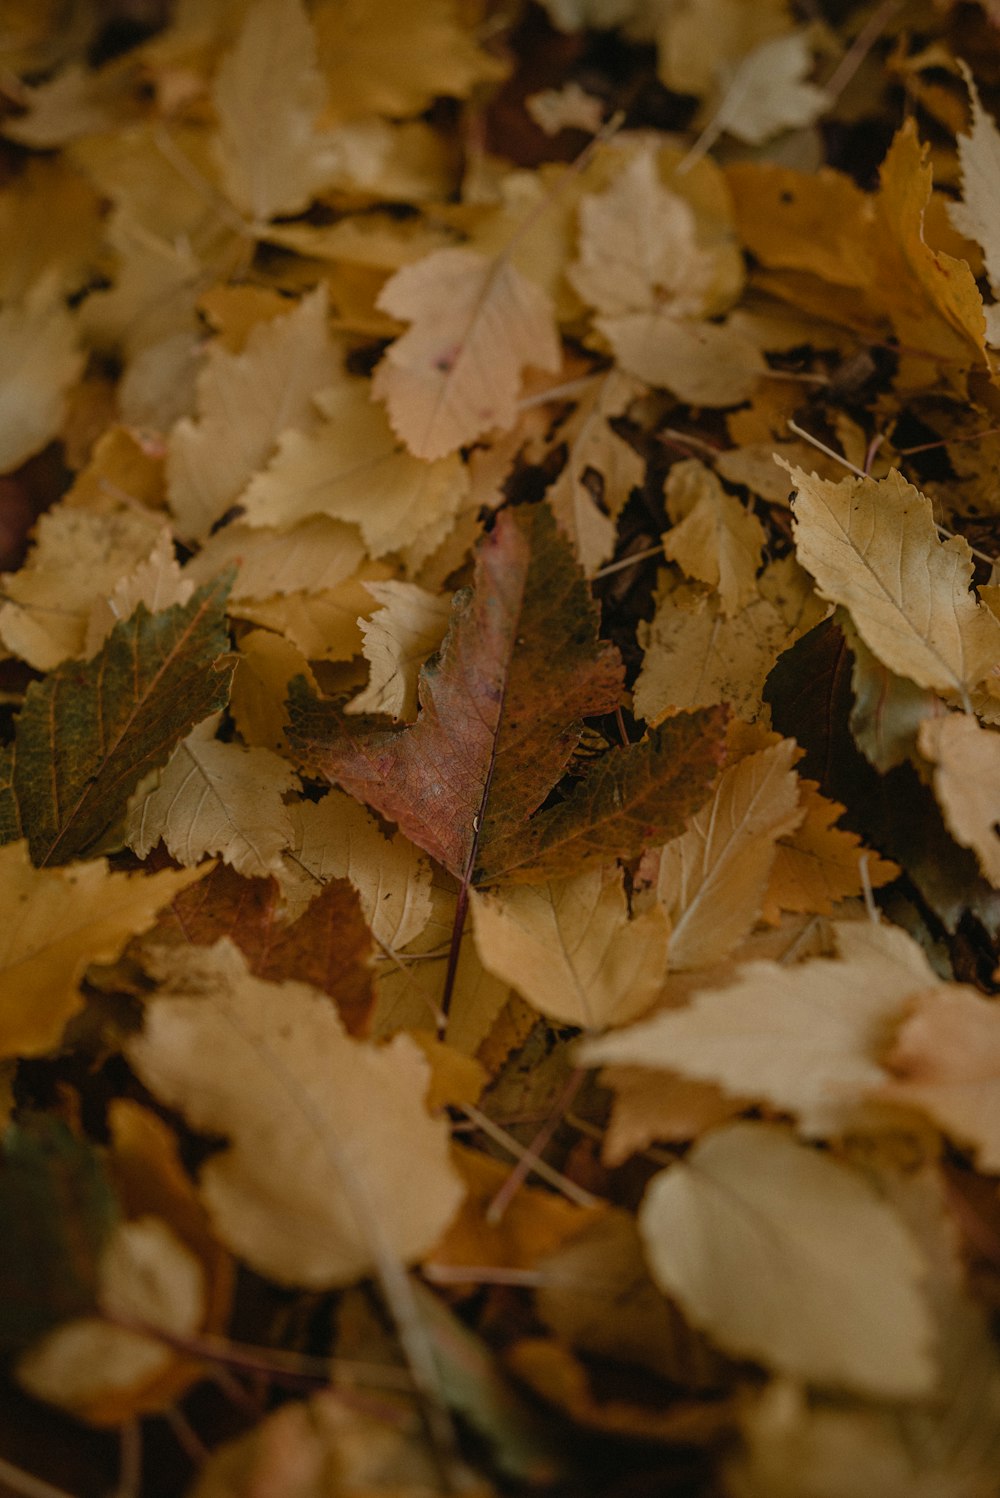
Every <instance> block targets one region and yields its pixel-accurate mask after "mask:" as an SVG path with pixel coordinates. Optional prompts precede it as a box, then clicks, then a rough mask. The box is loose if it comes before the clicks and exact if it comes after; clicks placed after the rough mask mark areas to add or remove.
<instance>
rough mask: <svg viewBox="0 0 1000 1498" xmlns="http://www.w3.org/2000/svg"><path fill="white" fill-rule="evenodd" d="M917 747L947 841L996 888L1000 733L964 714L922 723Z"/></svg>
mask: <svg viewBox="0 0 1000 1498" xmlns="http://www.w3.org/2000/svg"><path fill="white" fill-rule="evenodd" d="M917 743H918V744H919V746H920V752H921V754H922V755H923V756H924V757H925V758H926V759H929V760H930V761H931V763H932V764H933V765H934V794H935V795H936V796H937V799H938V804H939V805H940V807H941V810H942V811H943V813H944V819H945V821H946V822H947V824H948V827H949V829H950V831H951V834H952V836H953V837H954V838H955V839H956V841H957V842H960V843H961V844H962V846H963V847H965V848H971V849H972V851H973V852H974V853H975V855H976V857H977V859H978V860H979V866H980V868H981V869H982V871H983V873H984V874H985V875H986V877H987V879H988V880H989V881H990V883H991V884H992V885H993V886H994V888H998V887H1000V831H998V823H1000V734H997V733H996V732H995V731H993V730H991V729H989V728H983V727H981V726H980V724H979V723H978V722H977V721H976V719H975V718H973V717H971V716H968V715H966V714H965V713H949V714H948V715H947V717H935V718H924V719H923V720H922V722H921V724H920V729H919V733H918V736H917Z"/></svg>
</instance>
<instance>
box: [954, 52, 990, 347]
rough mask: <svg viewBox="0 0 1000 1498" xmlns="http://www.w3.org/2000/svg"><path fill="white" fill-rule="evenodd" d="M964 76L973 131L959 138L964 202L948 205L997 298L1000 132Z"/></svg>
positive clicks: (967, 75)
mask: <svg viewBox="0 0 1000 1498" xmlns="http://www.w3.org/2000/svg"><path fill="white" fill-rule="evenodd" d="M959 66H960V67H961V69H962V75H963V77H964V78H965V82H966V86H967V87H968V90H969V99H970V101H971V104H972V130H971V132H970V133H969V134H968V135H959V137H958V160H959V164H960V166H961V168H962V197H961V201H960V202H957V203H955V202H949V203H948V216H949V218H950V219H951V222H952V225H953V226H954V227H955V228H956V229H957V230H958V232H959V233H960V234H966V235H968V237H969V238H970V239H974V240H976V242H977V243H978V244H979V245H980V246H981V247H982V251H983V259H984V262H985V265H986V274H987V276H988V277H989V282H990V290H991V291H992V292H993V295H994V297H995V296H996V295H997V292H998V290H1000V211H998V207H997V197H996V193H995V192H994V191H993V183H994V182H995V181H996V177H997V173H998V172H1000V131H998V130H997V127H996V124H995V123H994V121H993V119H992V117H991V116H990V115H988V114H987V113H986V111H985V109H984V108H983V105H982V101H981V100H980V97H979V90H978V89H977V88H976V85H975V81H974V79H973V77H972V74H971V73H970V71H969V69H968V67H967V66H966V65H965V63H962V62H960V63H959ZM986 324H987V329H988V335H989V341H990V343H996V342H997V338H998V335H1000V323H998V321H997V309H996V306H992V307H987V308H986Z"/></svg>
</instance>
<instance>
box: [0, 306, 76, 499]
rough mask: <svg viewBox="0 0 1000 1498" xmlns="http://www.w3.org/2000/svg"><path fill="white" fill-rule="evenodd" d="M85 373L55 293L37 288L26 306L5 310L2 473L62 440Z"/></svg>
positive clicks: (0, 361)
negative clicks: (71, 395)
mask: <svg viewBox="0 0 1000 1498" xmlns="http://www.w3.org/2000/svg"><path fill="white" fill-rule="evenodd" d="M82 368H83V356H82V354H80V353H79V352H78V350H77V334H76V324H75V322H74V320H73V318H72V316H71V315H70V313H69V312H67V310H66V308H65V306H64V305H63V303H62V300H61V299H59V298H54V297H53V296H52V294H51V290H50V289H49V288H46V287H44V286H39V287H36V288H35V289H34V291H33V293H32V295H31V296H30V297H29V298H28V299H27V300H26V301H24V302H20V303H18V302H11V303H9V304H8V305H7V306H6V307H4V308H3V309H2V310H0V473H9V472H10V471H11V469H13V468H18V467H19V466H20V465H21V464H22V463H23V462H24V461H25V459H26V458H30V457H31V456H32V455H33V454H34V453H37V452H39V451H40V450H41V449H42V448H43V447H44V446H45V444H46V443H47V442H50V441H51V440H52V438H53V437H54V436H55V435H56V433H57V432H58V430H59V426H60V423H61V422H62V419H63V411H64V409H65V403H66V395H67V392H68V390H69V387H70V386H71V385H72V383H73V381H74V380H75V379H76V377H77V375H78V374H79V373H80V371H81V369H82Z"/></svg>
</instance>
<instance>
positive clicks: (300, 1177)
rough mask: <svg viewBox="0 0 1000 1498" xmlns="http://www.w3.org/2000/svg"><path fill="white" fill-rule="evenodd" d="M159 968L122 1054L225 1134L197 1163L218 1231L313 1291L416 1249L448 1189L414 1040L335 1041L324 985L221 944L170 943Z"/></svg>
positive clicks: (448, 1207) (283, 1277)
mask: <svg viewBox="0 0 1000 1498" xmlns="http://www.w3.org/2000/svg"><path fill="white" fill-rule="evenodd" d="M163 977H164V978H165V980H166V981H165V983H164V986H163V988H162V989H161V990H160V994H159V996H158V997H156V998H154V999H153V1001H152V1002H151V1003H150V1005H149V1006H148V1009H147V1016H146V1025H145V1029H144V1031H143V1033H142V1035H140V1036H138V1037H136V1038H135V1039H134V1040H132V1041H131V1042H130V1043H129V1044H128V1046H127V1051H128V1056H129V1060H130V1061H131V1063H132V1065H133V1066H134V1067H135V1068H136V1070H137V1071H138V1073H139V1075H140V1076H141V1077H142V1079H143V1081H144V1082H145V1083H146V1085H147V1086H148V1087H149V1088H150V1089H151V1090H152V1091H153V1092H154V1093H155V1094H156V1095H157V1096H158V1097H159V1098H161V1099H162V1100H163V1101H164V1102H166V1103H168V1105H169V1106H171V1107H175V1108H179V1109H181V1111H182V1112H183V1113H184V1114H185V1116H186V1117H187V1119H188V1121H189V1122H190V1123H191V1125H192V1126H193V1127H194V1128H196V1129H200V1130H202V1131H205V1132H209V1133H215V1134H223V1135H225V1136H226V1137H227V1139H228V1140H229V1144H228V1147H227V1148H226V1149H225V1150H224V1151H222V1153H220V1154H215V1155H213V1156H212V1157H211V1158H210V1159H209V1160H208V1161H207V1163H206V1164H205V1165H204V1166H203V1167H202V1171H201V1190H202V1197H203V1200H204V1202H205V1205H206V1206H207V1208H208V1210H209V1212H210V1213H211V1215H212V1218H213V1220H214V1223H215V1227H216V1230H217V1232H218V1233H219V1236H220V1237H221V1238H222V1239H223V1241H224V1242H226V1243H227V1244H228V1245H229V1247H230V1248H232V1249H233V1251H234V1252H235V1253H237V1254H239V1255H240V1256H241V1257H242V1258H244V1259H245V1260H246V1262H247V1263H248V1264H250V1265H251V1266H252V1267H253V1268H254V1269H256V1270H257V1271H258V1273H260V1274H264V1275H266V1276H268V1277H269V1278H271V1279H274V1280H277V1281H278V1282H279V1283H282V1284H289V1285H300V1286H304V1287H309V1288H312V1289H316V1290H319V1289H328V1288H331V1287H333V1286H336V1285H347V1284H351V1283H352V1282H353V1281H354V1280H357V1279H360V1278H361V1277H362V1276H363V1275H365V1274H369V1273H371V1272H372V1271H373V1270H375V1269H376V1268H379V1267H381V1266H383V1265H384V1264H385V1262H386V1259H387V1257H391V1258H392V1259H396V1260H399V1259H401V1260H403V1261H404V1262H406V1263H412V1262H413V1261H414V1260H416V1259H418V1258H419V1257H420V1256H421V1254H423V1253H426V1252H427V1250H428V1249H430V1248H431V1247H432V1246H433V1244H434V1243H435V1242H436V1240H437V1239H438V1238H439V1237H440V1235H441V1233H442V1232H443V1231H444V1229H445V1228H446V1227H447V1225H448V1223H449V1222H450V1220H451V1218H452V1217H453V1215H454V1213H455V1211H456V1209H457V1207H458V1204H459V1201H460V1199H461V1195H462V1187H461V1183H460V1181H459V1178H458V1176H457V1174H456V1173H455V1170H454V1168H453V1167H452V1165H451V1164H450V1162H449V1160H448V1127H447V1123H446V1121H445V1120H444V1119H432V1118H430V1117H429V1116H428V1114H427V1112H426V1110H425V1108H424V1104H423V1099H424V1095H425V1093H426V1090H427V1083H428V1079H429V1069H428V1066H427V1063H426V1061H425V1060H424V1058H423V1055H422V1054H421V1052H420V1050H419V1048H418V1047H417V1046H416V1045H415V1044H414V1042H413V1041H411V1040H410V1039H409V1038H408V1037H407V1036H402V1035H401V1036H397V1037H396V1038H395V1039H394V1040H393V1041H391V1042H390V1043H389V1044H388V1045H386V1046H382V1047H375V1046H372V1045H369V1044H367V1043H366V1042H363V1041H358V1040H352V1039H350V1038H349V1037H348V1036H347V1035H346V1033H345V1032H344V1029H343V1026H342V1024H341V1022H340V1020H339V1019H338V1017H337V1012H336V1010H335V1009H334V1007H333V1005H332V1004H331V1003H330V1002H329V1000H328V999H327V998H326V997H325V995H322V994H320V993H318V992H317V991H316V990H315V989H312V988H309V987H307V986H306V985H304V984H301V983H295V982H285V983H281V984H274V983H267V982H264V981H262V980H261V979H259V978H254V977H252V976H251V975H250V974H249V973H248V971H247V969H246V967H245V965H244V962H243V959H242V957H241V956H240V954H239V953H238V952H237V950H236V948H234V947H233V946H231V945H230V944H229V943H226V942H221V943H219V944H218V945H217V946H215V947H212V948H210V949H204V948H197V947H192V948H190V949H189V951H188V952H186V953H185V954H184V955H183V957H182V956H180V955H179V953H178V949H177V948H171V949H170V952H169V956H168V957H167V958H166V959H165V962H164V973H163Z"/></svg>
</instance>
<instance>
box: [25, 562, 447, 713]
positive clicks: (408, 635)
mask: <svg viewBox="0 0 1000 1498" xmlns="http://www.w3.org/2000/svg"><path fill="white" fill-rule="evenodd" d="M368 591H369V593H370V594H371V595H372V597H373V598H374V600H375V602H376V603H378V604H381V608H379V609H377V610H376V611H375V613H374V614H373V615H372V617H371V618H370V619H366V620H363V621H362V623H361V633H362V636H363V637H364V642H363V644H362V646H361V651H362V654H363V655H364V657H365V660H366V661H367V662H368V667H369V675H368V685H367V686H366V687H365V689H364V691H363V692H359V693H358V695H357V696H356V697H352V698H351V700H350V702H348V703H347V704H346V705H345V707H344V711H345V712H347V713H384V714H386V716H387V717H390V718H393V719H395V721H396V722H397V723H398V722H399V721H400V719H403V720H405V721H407V722H410V721H412V720H413V719H414V718H416V716H417V675H418V673H419V671H420V667H421V666H422V665H423V663H424V661H425V660H426V659H427V657H428V656H429V655H431V654H432V653H433V652H434V651H435V650H437V648H438V646H439V645H440V644H441V641H442V639H443V638H444V634H445V631H446V630H447V628H448V625H449V622H450V619H451V598H450V596H448V595H444V596H440V597H439V596H438V595H437V594H435V593H429V592H428V591H427V589H426V588H418V587H417V585H416V584H415V583H404V582H395V581H389V582H384V583H369V584H368ZM0 624H2V615H0Z"/></svg>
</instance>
